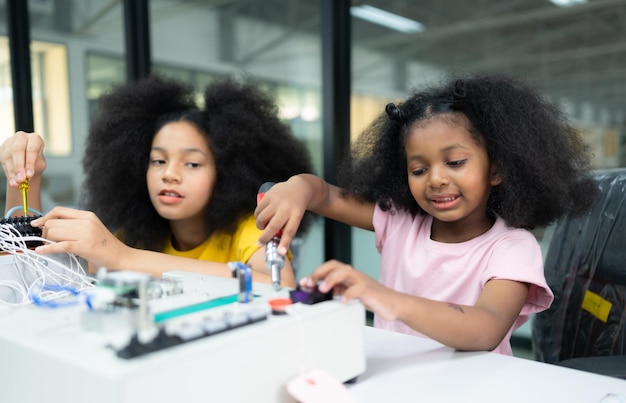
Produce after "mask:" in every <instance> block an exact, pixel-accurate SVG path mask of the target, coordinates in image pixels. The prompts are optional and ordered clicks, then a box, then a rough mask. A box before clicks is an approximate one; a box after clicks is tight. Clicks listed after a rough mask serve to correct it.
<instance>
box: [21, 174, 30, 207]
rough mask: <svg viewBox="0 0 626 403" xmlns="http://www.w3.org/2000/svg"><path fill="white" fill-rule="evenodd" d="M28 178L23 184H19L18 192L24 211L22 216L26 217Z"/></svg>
mask: <svg viewBox="0 0 626 403" xmlns="http://www.w3.org/2000/svg"><path fill="white" fill-rule="evenodd" d="M28 188H29V186H28V178H26V179H24V182H22V183H20V192H22V208H23V209H24V216H27V215H28Z"/></svg>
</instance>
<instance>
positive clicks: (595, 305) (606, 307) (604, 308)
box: [582, 290, 613, 322]
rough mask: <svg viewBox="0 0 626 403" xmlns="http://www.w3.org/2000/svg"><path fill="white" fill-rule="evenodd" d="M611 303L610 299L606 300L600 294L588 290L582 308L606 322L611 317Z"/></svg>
mask: <svg viewBox="0 0 626 403" xmlns="http://www.w3.org/2000/svg"><path fill="white" fill-rule="evenodd" d="M612 306H613V304H611V303H610V302H609V301H607V300H605V299H604V298H602V297H601V296H599V295H598V294H596V293H594V292H591V291H589V290H587V291H586V292H585V298H583V306H582V308H583V309H584V310H585V311H587V312H589V313H590V314H592V315H593V316H595V317H596V318H598V319H600V320H601V321H602V322H606V320H607V319H608V318H609V312H611V307H612Z"/></svg>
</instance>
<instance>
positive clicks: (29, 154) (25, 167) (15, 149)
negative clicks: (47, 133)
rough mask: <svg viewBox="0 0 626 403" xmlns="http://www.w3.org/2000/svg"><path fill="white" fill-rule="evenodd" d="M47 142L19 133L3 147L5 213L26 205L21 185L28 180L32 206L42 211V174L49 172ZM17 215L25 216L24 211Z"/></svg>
mask: <svg viewBox="0 0 626 403" xmlns="http://www.w3.org/2000/svg"><path fill="white" fill-rule="evenodd" d="M43 150H44V141H43V139H42V138H41V136H40V135H38V134H37V133H26V132H17V133H15V134H14V135H13V136H11V137H9V138H7V139H6V140H5V141H4V142H3V143H2V145H0V162H2V169H3V170H4V174H5V175H6V178H7V190H6V204H5V213H6V212H7V211H9V209H11V208H12V207H16V206H21V205H22V192H21V191H20V189H19V184H20V183H21V182H23V181H24V180H25V179H26V178H28V180H29V183H28V187H29V190H28V206H29V207H31V208H34V209H36V210H39V211H41V174H42V173H43V171H44V170H45V169H46V159H45V157H44V154H43ZM13 215H24V212H23V211H22V210H21V209H20V210H19V211H17V212H15V213H14V214H13Z"/></svg>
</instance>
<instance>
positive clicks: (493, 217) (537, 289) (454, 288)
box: [255, 75, 598, 354]
mask: <svg viewBox="0 0 626 403" xmlns="http://www.w3.org/2000/svg"><path fill="white" fill-rule="evenodd" d="M338 183H339V184H340V185H342V186H343V187H337V186H334V185H331V184H329V183H326V182H325V181H324V180H323V179H321V178H319V177H316V176H313V175H309V174H302V175H296V176H293V177H291V178H290V179H289V180H288V181H286V182H282V183H278V184H276V185H275V186H274V187H273V188H272V189H271V190H270V191H268V192H267V193H266V195H265V197H264V198H263V200H262V202H261V203H260V205H259V206H258V207H257V210H256V213H255V215H256V218H257V226H258V227H259V228H264V232H263V234H262V236H261V237H260V238H259V242H260V243H264V242H267V241H268V240H269V239H270V238H271V236H272V235H273V234H275V233H276V232H277V231H278V230H279V229H282V231H283V236H282V241H281V245H280V250H281V251H282V252H285V251H286V249H287V247H288V245H289V243H290V242H291V240H292V239H293V236H294V234H295V233H296V230H297V228H298V225H299V223H300V220H301V218H302V216H303V214H304V212H305V211H306V210H309V211H312V212H314V213H317V214H320V215H323V216H325V217H328V218H331V219H335V220H338V221H341V222H343V223H346V224H349V225H353V226H356V227H359V228H363V229H367V230H371V231H375V239H376V247H377V249H378V251H379V252H380V254H381V268H380V278H379V281H376V280H375V279H373V278H371V277H369V276H367V275H365V274H363V273H361V272H359V271H358V270H355V268H353V267H352V266H350V265H347V264H344V263H341V262H339V261H334V260H333V261H329V262H326V263H324V264H323V265H322V266H320V267H319V268H317V269H316V270H314V271H313V273H312V274H311V275H310V276H308V277H305V278H303V279H302V280H301V282H300V283H301V285H303V286H308V287H312V286H314V285H316V284H317V285H319V288H320V291H322V292H327V291H329V290H331V289H333V290H334V293H335V295H342V299H343V300H345V301H348V300H351V299H354V298H358V299H359V300H360V301H361V302H362V303H363V304H364V305H365V306H366V307H367V308H368V309H369V310H371V311H372V312H373V313H374V315H375V319H374V325H375V326H376V327H380V328H384V329H389V330H394V331H398V332H403V333H409V334H414V335H419V336H425V337H430V338H432V339H434V340H437V341H439V342H441V343H443V344H445V345H447V346H450V347H453V348H455V349H459V350H489V351H495V352H498V353H503V354H511V347H510V342H509V339H510V336H511V333H512V332H513V331H514V330H515V329H517V328H518V327H519V326H521V325H522V324H523V323H524V322H525V321H526V320H527V319H528V317H529V315H531V314H533V313H535V312H540V311H542V310H545V309H547V308H548V307H549V306H550V304H551V303H552V300H553V294H552V292H551V291H550V289H549V287H548V286H547V284H546V281H545V278H544V274H543V259H542V256H541V250H540V247H539V244H538V242H537V240H536V238H535V237H534V235H533V234H532V233H531V232H530V231H529V230H530V229H533V228H535V227H540V226H545V225H548V224H550V223H552V222H554V221H555V220H556V219H558V218H560V217H563V216H577V215H581V214H583V213H585V212H586V211H587V210H588V209H589V208H590V207H591V206H592V205H593V203H594V201H595V199H596V196H597V194H598V190H597V186H596V183H595V182H594V180H593V179H592V177H591V176H590V172H589V154H588V153H587V149H586V148H585V147H584V146H583V145H582V142H581V139H580V138H579V136H578V134H577V132H576V130H574V128H572V127H571V126H570V125H569V124H568V123H567V120H566V118H565V116H564V114H563V112H562V111H561V110H560V109H559V108H558V107H557V106H556V105H555V104H553V103H550V102H549V101H547V100H546V99H545V98H543V97H542V96H541V95H540V93H539V92H538V91H537V90H535V89H534V88H533V87H532V86H530V85H528V84H526V83H524V82H523V81H521V80H518V79H513V78H510V77H504V76H497V75H469V76H461V77H453V78H451V79H449V80H448V81H447V82H445V83H443V84H442V85H441V86H438V87H430V88H426V89H423V90H420V91H418V92H415V93H414V94H413V95H412V96H411V97H409V98H408V99H406V100H405V101H404V102H402V103H400V104H398V105H394V104H389V105H387V107H386V111H385V113H383V114H381V115H380V116H379V117H378V118H377V119H375V120H374V122H373V123H372V124H371V125H370V126H369V128H368V129H367V130H366V131H365V132H364V133H363V134H362V135H361V137H360V139H359V140H358V141H357V143H356V144H354V145H353V149H352V153H351V156H350V158H348V159H347V161H346V162H345V164H344V166H343V167H342V169H341V170H340V171H339V177H338Z"/></svg>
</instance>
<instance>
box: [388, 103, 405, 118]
mask: <svg viewBox="0 0 626 403" xmlns="http://www.w3.org/2000/svg"><path fill="white" fill-rule="evenodd" d="M385 112H387V115H389V117H390V118H391V120H400V121H402V120H404V115H403V114H402V111H401V110H400V108H398V107H397V106H396V105H395V104H393V103H389V104H387V106H385Z"/></svg>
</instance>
